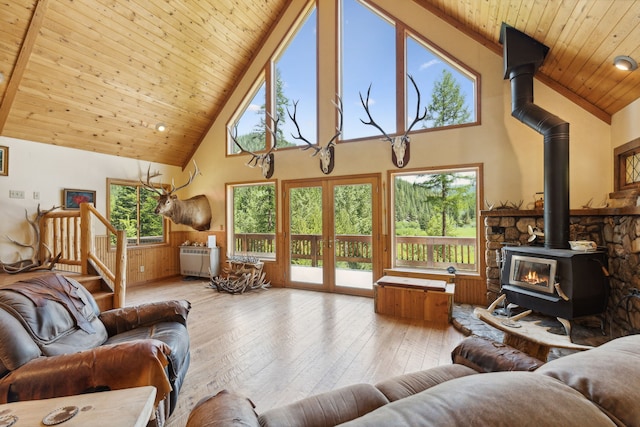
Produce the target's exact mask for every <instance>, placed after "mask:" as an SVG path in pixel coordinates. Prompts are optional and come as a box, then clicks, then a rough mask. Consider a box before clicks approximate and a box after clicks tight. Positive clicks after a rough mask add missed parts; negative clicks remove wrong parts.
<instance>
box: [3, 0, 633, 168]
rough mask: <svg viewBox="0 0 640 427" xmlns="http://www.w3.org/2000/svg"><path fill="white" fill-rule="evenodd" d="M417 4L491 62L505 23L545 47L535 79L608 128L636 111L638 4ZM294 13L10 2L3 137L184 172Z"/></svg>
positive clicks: (114, 2)
mask: <svg viewBox="0 0 640 427" xmlns="http://www.w3.org/2000/svg"><path fill="white" fill-rule="evenodd" d="M320 1H331V0H320ZM414 1H415V2H416V3H418V4H420V5H421V6H423V7H425V8H426V9H428V10H429V11H431V12H433V13H436V14H437V15H439V16H440V17H441V18H443V19H445V20H447V21H448V22H450V23H452V24H453V25H455V26H456V27H457V28H459V29H460V30H461V31H464V32H466V33H468V34H470V35H471V36H472V37H474V38H475V39H477V40H479V41H480V42H481V43H483V44H484V45H486V46H487V47H489V48H490V49H494V50H496V52H501V51H502V50H501V46H500V45H499V43H498V39H499V34H500V25H501V23H502V22H506V23H508V24H509V25H511V26H513V27H516V28H517V29H519V30H521V31H523V32H525V33H527V34H529V35H530V36H532V37H534V38H536V39H537V40H539V41H540V42H542V43H544V44H546V45H547V46H549V47H550V48H551V50H550V52H549V55H548V57H547V59H546V61H545V63H544V64H543V66H542V67H541V70H540V72H539V73H538V78H540V79H541V80H542V81H544V82H545V83H547V84H549V85H551V86H552V87H554V88H555V89H556V90H559V91H560V92H561V93H563V94H564V95H566V96H568V97H570V98H571V99H572V100H574V101H575V102H576V103H577V104H578V105H581V106H582V107H584V108H586V109H588V110H589V111H591V112H592V113H594V114H595V115H596V116H597V117H599V118H600V119H602V120H604V121H610V119H611V115H612V114H614V113H616V112H617V111H619V110H620V109H622V108H624V107H625V106H627V105H628V104H629V103H631V102H632V101H634V100H635V99H637V98H639V97H640V71H636V72H633V73H625V72H621V71H619V70H617V69H615V68H614V67H613V66H612V61H613V58H614V57H615V56H616V55H621V54H624V55H630V56H632V57H634V58H636V60H638V59H640V0H562V1H558V0H536V1H532V0H414ZM288 4H289V0H199V1H191V0H172V1H167V0H128V1H124V0H90V1H77V0H4V1H3V2H2V4H1V5H0V72H2V73H3V75H4V81H3V82H0V134H1V135H4V136H9V137H14V138H21V139H26V140H30V141H37V142H42V143H48V144H55V145H59V146H65V147H71V148H78V149H83V150H90V151H96V152H100V153H106V154H113V155H118V156H124V157H130V158H136V159H141V160H145V161H150V162H157V163H164V164H169V165H177V166H185V165H187V164H188V163H189V160H190V157H191V156H192V154H193V153H194V151H195V150H196V149H197V146H198V144H199V143H200V141H201V140H202V138H203V137H204V135H205V133H206V132H207V130H208V129H209V127H210V126H211V124H212V122H213V121H214V120H215V118H216V117H217V115H218V113H219V111H220V109H221V108H222V106H223V105H224V103H225V100H226V97H227V94H229V93H230V92H231V91H232V89H233V87H234V86H235V85H236V84H237V82H238V80H239V79H240V77H241V76H242V73H243V70H244V69H245V68H246V66H247V65H248V64H249V63H250V61H251V60H252V58H253V56H254V55H255V53H256V51H257V50H258V49H259V48H260V46H261V45H262V43H263V42H264V40H265V38H266V36H267V35H268V33H269V31H270V29H271V27H272V26H273V25H274V24H275V22H276V21H277V19H278V16H280V15H281V14H282V12H283V10H284V9H285V8H286V7H287V5H288ZM445 48H446V47H445ZM157 123H165V124H166V126H167V129H168V130H167V131H166V132H164V133H160V132H158V131H156V129H155V126H156V124H157Z"/></svg>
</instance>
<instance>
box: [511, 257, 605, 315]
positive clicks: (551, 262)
mask: <svg viewBox="0 0 640 427" xmlns="http://www.w3.org/2000/svg"><path fill="white" fill-rule="evenodd" d="M606 262H607V260H606V254H605V252H604V251H600V250H596V251H590V252H584V251H574V250H571V249H549V248H544V247H536V246H507V247H504V248H503V249H502V267H501V274H500V282H501V286H502V291H503V292H504V293H505V294H506V295H507V301H508V302H509V303H512V304H516V305H518V306H521V307H525V308H528V309H531V310H534V311H537V312H539V313H542V314H546V315H549V316H555V317H559V318H562V319H567V320H571V319H573V318H575V317H580V316H588V315H594V314H600V313H602V312H603V311H604V310H605V308H606V306H607V296H608V290H609V283H608V280H607V275H606Z"/></svg>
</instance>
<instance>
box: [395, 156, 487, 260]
mask: <svg viewBox="0 0 640 427" xmlns="http://www.w3.org/2000/svg"><path fill="white" fill-rule="evenodd" d="M479 182H481V177H480V168H479V167H461V168H456V169H447V170H420V171H409V172H402V173H395V172H394V173H390V183H392V190H391V191H392V194H391V201H392V203H391V206H392V212H391V218H392V221H391V230H392V239H393V245H392V247H393V266H394V267H404V268H416V269H434V270H446V269H449V268H451V267H453V268H454V269H455V270H461V271H469V272H477V271H478V264H479V263H478V245H477V241H478V216H477V212H478V198H479V195H478V189H479V185H478V183H479Z"/></svg>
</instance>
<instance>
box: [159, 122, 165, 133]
mask: <svg viewBox="0 0 640 427" xmlns="http://www.w3.org/2000/svg"><path fill="white" fill-rule="evenodd" d="M156 130H157V131H158V132H164V131H165V130H167V125H165V124H164V123H162V122H160V123H158V124H156Z"/></svg>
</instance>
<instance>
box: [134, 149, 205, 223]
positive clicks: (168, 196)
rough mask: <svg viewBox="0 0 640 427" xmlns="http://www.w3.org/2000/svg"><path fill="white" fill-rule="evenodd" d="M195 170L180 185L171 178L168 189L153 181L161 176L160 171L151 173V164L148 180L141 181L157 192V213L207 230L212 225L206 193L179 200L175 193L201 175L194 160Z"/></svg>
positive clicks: (174, 220)
mask: <svg viewBox="0 0 640 427" xmlns="http://www.w3.org/2000/svg"><path fill="white" fill-rule="evenodd" d="M193 166H194V171H193V173H191V172H189V179H188V180H187V182H186V183H185V184H183V185H181V186H179V187H176V186H175V183H174V181H173V180H171V190H167V189H166V188H165V187H163V186H160V189H158V188H157V187H156V186H154V185H153V184H152V183H151V179H153V178H155V177H157V176H160V172H154V173H153V174H151V164H149V168H148V169H147V181H146V182H143V181H142V178H140V183H141V184H142V185H143V186H144V187H145V188H146V189H148V190H151V191H153V192H154V193H156V194H157V197H156V200H157V201H158V204H157V205H156V209H155V213H156V214H160V215H162V216H165V217H167V218H169V219H170V220H171V221H173V222H174V223H176V224H184V225H188V226H190V227H191V228H193V229H194V230H198V231H206V230H208V229H209V228H210V227H211V205H209V199H207V196H205V195H204V194H199V195H197V196H193V197H191V198H189V199H186V200H179V199H178V196H176V195H175V194H174V193H175V192H176V191H178V190H180V189H182V188H185V187H186V186H188V185H189V184H191V183H192V182H193V179H194V178H195V177H196V176H198V175H200V169H198V165H197V164H196V161H195V160H194V161H193Z"/></svg>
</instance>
